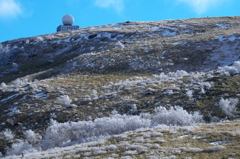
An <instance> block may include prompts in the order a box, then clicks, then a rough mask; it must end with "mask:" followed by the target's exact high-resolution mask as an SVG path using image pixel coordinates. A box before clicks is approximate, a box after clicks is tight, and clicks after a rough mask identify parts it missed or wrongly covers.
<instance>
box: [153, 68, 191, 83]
mask: <svg viewBox="0 0 240 159" xmlns="http://www.w3.org/2000/svg"><path fill="white" fill-rule="evenodd" d="M185 76H189V73H187V72H186V71H184V70H177V71H176V72H169V73H168V74H165V73H163V72H162V73H160V75H154V77H155V78H156V79H157V80H160V81H168V80H176V79H180V78H183V77H185Z"/></svg>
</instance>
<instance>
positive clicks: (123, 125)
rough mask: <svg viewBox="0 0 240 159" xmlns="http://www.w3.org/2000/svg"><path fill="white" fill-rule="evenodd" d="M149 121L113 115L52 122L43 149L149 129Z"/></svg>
mask: <svg viewBox="0 0 240 159" xmlns="http://www.w3.org/2000/svg"><path fill="white" fill-rule="evenodd" d="M150 125H151V121H150V120H149V119H142V118H141V117H140V116H127V115H119V114H115V115H112V116H111V117H104V118H97V119H96V120H95V121H94V122H92V121H79V122H72V123H58V122H56V121H54V120H52V121H51V125H50V126H49V127H48V128H47V130H46V132H45V135H44V142H43V148H44V149H48V148H53V147H59V146H65V145H72V144H75V143H82V142H87V141H91V140H94V139H97V138H99V137H101V136H108V135H114V134H120V133H123V132H125V131H130V130H136V129H139V128H145V127H150Z"/></svg>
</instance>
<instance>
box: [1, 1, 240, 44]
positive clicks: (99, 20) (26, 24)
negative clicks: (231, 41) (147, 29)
mask: <svg viewBox="0 0 240 159" xmlns="http://www.w3.org/2000/svg"><path fill="white" fill-rule="evenodd" d="M239 8H240V0H0V42H4V41H7V40H13V39H18V38H23V37H31V36H38V35H43V34H50V33H54V32H56V28H57V27H58V26H59V25H62V17H63V16H64V15H66V14H71V15H72V16H73V17H74V25H79V26H80V27H81V28H84V27H88V26H96V25H105V24H112V23H119V22H125V21H161V20H169V19H187V18H197V17H207V16H209V17H220V16H237V15H240V9H239Z"/></svg>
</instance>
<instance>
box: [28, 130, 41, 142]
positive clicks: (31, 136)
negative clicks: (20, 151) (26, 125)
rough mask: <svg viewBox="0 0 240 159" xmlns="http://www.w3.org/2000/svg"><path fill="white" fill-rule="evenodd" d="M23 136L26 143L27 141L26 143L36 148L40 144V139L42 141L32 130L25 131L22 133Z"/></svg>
mask: <svg viewBox="0 0 240 159" xmlns="http://www.w3.org/2000/svg"><path fill="white" fill-rule="evenodd" d="M24 136H25V139H26V141H28V143H30V144H32V145H34V146H37V145H38V144H39V143H40V142H41V139H42V137H41V136H40V135H39V134H37V133H35V132H34V131H32V130H27V131H26V132H24Z"/></svg>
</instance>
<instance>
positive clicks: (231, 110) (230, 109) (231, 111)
mask: <svg viewBox="0 0 240 159" xmlns="http://www.w3.org/2000/svg"><path fill="white" fill-rule="evenodd" d="M238 102H239V99H238V98H230V99H223V98H221V100H220V101H219V106H220V107H221V109H222V111H223V112H224V113H225V114H226V115H227V116H229V117H234V116H235V113H236V111H237V108H236V105H237V104H238Z"/></svg>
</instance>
